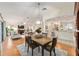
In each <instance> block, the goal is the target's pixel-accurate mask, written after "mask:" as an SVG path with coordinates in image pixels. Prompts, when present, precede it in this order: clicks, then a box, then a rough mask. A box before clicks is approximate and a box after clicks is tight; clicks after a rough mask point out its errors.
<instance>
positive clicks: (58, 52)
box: [17, 44, 68, 56]
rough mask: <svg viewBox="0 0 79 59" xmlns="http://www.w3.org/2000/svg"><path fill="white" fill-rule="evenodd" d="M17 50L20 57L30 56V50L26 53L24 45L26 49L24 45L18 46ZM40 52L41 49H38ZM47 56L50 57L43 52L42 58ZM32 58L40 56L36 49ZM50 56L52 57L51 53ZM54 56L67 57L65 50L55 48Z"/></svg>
mask: <svg viewBox="0 0 79 59" xmlns="http://www.w3.org/2000/svg"><path fill="white" fill-rule="evenodd" d="M17 49H18V50H19V52H20V54H21V56H32V50H31V48H30V49H29V52H27V44H26V47H25V44H21V45H18V46H17ZM40 50H41V47H40ZM49 55H50V54H49V52H48V51H46V50H44V56H49ZM34 56H41V51H40V52H38V48H35V49H34ZM52 56H54V54H53V52H52ZM56 56H68V53H67V51H65V50H61V49H59V48H56Z"/></svg>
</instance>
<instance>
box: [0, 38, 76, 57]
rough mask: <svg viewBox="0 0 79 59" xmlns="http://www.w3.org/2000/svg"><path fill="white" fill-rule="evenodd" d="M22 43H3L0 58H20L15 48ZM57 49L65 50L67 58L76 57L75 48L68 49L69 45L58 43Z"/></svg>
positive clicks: (7, 41) (12, 41)
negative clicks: (0, 56)
mask: <svg viewBox="0 0 79 59" xmlns="http://www.w3.org/2000/svg"><path fill="white" fill-rule="evenodd" d="M22 43H24V39H18V40H5V41H4V42H3V51H1V52H2V56H20V53H19V51H18V50H17V48H16V46H17V45H20V44H22ZM57 47H58V48H61V49H64V50H66V51H67V52H68V55H69V56H75V55H76V53H75V48H73V47H70V46H69V45H66V44H62V43H58V44H57Z"/></svg>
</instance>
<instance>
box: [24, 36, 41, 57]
mask: <svg viewBox="0 0 79 59" xmlns="http://www.w3.org/2000/svg"><path fill="white" fill-rule="evenodd" d="M25 39H26V42H27V43H28V48H27V52H29V47H31V48H32V56H33V50H34V49H35V48H37V47H38V52H39V51H40V47H39V45H38V44H37V43H35V42H33V41H32V38H31V36H27V37H25Z"/></svg>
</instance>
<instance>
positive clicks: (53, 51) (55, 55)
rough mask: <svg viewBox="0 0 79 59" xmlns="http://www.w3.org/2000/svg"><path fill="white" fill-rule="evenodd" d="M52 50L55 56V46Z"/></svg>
mask: <svg viewBox="0 0 79 59" xmlns="http://www.w3.org/2000/svg"><path fill="white" fill-rule="evenodd" d="M53 52H54V56H56V53H55V48H54V49H53Z"/></svg>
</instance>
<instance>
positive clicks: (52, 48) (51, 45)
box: [44, 38, 57, 56]
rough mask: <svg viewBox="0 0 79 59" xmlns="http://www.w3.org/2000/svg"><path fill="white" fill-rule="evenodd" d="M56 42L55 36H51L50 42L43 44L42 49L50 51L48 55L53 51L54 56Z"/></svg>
mask: <svg viewBox="0 0 79 59" xmlns="http://www.w3.org/2000/svg"><path fill="white" fill-rule="evenodd" d="M56 44H57V38H53V39H52V42H50V43H49V44H47V45H45V46H44V50H46V51H48V52H50V56H51V55H52V51H53V53H54V56H56V53H55V47H56Z"/></svg>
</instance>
